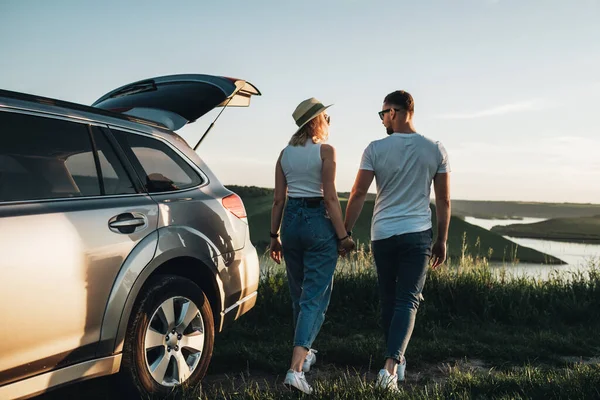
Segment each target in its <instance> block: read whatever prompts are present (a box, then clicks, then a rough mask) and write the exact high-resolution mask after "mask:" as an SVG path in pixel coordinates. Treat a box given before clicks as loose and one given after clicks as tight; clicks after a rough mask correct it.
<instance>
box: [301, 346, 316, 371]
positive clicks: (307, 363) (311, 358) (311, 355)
mask: <svg viewBox="0 0 600 400" xmlns="http://www.w3.org/2000/svg"><path fill="white" fill-rule="evenodd" d="M316 353H318V351H316V350H314V349H310V350H308V354H307V355H306V358H305V359H304V363H303V364H302V372H308V371H310V367H312V366H313V365H314V364H315V363H316V362H317V356H316Z"/></svg>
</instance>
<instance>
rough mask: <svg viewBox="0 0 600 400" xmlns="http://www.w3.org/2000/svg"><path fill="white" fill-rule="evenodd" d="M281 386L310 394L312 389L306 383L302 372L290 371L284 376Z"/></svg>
mask: <svg viewBox="0 0 600 400" xmlns="http://www.w3.org/2000/svg"><path fill="white" fill-rule="evenodd" d="M283 384H284V385H285V386H287V387H293V388H296V389H298V390H299V391H301V392H302V393H306V394H311V393H312V391H313V389H312V387H311V386H310V385H309V384H308V382H307V381H306V378H305V377H304V372H296V371H294V370H292V369H290V370H289V371H288V372H287V374H286V375H285V379H284V380H283Z"/></svg>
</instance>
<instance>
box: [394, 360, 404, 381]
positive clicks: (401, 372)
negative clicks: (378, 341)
mask: <svg viewBox="0 0 600 400" xmlns="http://www.w3.org/2000/svg"><path fill="white" fill-rule="evenodd" d="M405 373H406V358H404V357H402V364H398V370H397V371H396V375H398V382H402V381H403V380H404V374H405Z"/></svg>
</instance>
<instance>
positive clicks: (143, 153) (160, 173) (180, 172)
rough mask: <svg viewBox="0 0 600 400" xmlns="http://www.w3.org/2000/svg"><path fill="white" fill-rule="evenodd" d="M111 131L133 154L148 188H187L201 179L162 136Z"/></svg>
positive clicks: (159, 190) (195, 184)
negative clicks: (154, 136) (158, 137)
mask: <svg viewBox="0 0 600 400" xmlns="http://www.w3.org/2000/svg"><path fill="white" fill-rule="evenodd" d="M112 131H113V133H114V134H115V137H116V138H117V139H118V140H119V143H121V145H122V146H123V148H124V149H125V151H126V152H128V153H129V156H130V157H131V158H132V164H133V165H134V167H135V168H136V170H137V173H138V174H139V176H140V178H141V179H142V182H143V184H144V185H145V186H146V190H148V192H150V193H157V192H169V191H174V190H180V189H187V188H190V187H194V186H198V185H200V184H201V183H202V178H200V176H199V175H198V174H197V173H196V171H194V170H193V168H192V167H190V166H189V165H188V163H187V162H185V161H184V160H183V159H182V158H181V157H179V156H178V155H177V153H175V151H173V150H172V149H171V148H169V146H167V145H166V144H164V143H163V142H161V141H160V140H157V139H152V138H150V137H146V136H142V135H136V134H132V133H127V132H121V131H117V130H112Z"/></svg>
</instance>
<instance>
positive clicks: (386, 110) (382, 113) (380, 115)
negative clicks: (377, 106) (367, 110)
mask: <svg viewBox="0 0 600 400" xmlns="http://www.w3.org/2000/svg"><path fill="white" fill-rule="evenodd" d="M391 110H396V111H402V110H399V109H397V108H388V109H385V110H382V111H379V112H378V113H377V114H379V118H381V120H382V121H383V116H384V115H385V113H388V112H390V111H391Z"/></svg>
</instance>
